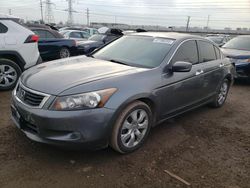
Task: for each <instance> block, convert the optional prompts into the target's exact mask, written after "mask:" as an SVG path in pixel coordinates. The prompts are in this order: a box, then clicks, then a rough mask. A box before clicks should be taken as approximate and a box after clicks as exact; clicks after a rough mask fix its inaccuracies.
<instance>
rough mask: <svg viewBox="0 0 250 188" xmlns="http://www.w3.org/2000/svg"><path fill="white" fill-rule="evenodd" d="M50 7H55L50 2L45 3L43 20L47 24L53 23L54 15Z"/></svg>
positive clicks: (48, 0) (47, 0)
mask: <svg viewBox="0 0 250 188" xmlns="http://www.w3.org/2000/svg"><path fill="white" fill-rule="evenodd" d="M52 5H55V4H54V3H52V2H51V1H50V0H46V1H45V20H46V22H47V23H54V22H55V19H54V15H53V11H52Z"/></svg>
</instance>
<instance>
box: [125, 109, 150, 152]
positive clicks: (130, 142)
mask: <svg viewBox="0 0 250 188" xmlns="http://www.w3.org/2000/svg"><path fill="white" fill-rule="evenodd" d="M148 128H149V117H148V114H147V112H146V111H145V110H143V109H136V110H134V111H132V112H131V113H130V114H129V115H128V116H127V118H126V119H125V121H124V122H123V125H122V128H121V141H122V144H123V145H124V146H125V147H127V148H132V147H135V146H137V145H138V144H139V143H140V142H141V140H142V139H143V138H144V136H145V134H146V132H147V129H148Z"/></svg>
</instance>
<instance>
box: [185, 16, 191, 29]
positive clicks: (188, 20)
mask: <svg viewBox="0 0 250 188" xmlns="http://www.w3.org/2000/svg"><path fill="white" fill-rule="evenodd" d="M190 18H191V17H190V16H188V19H187V26H186V31H188V28H189V23H190Z"/></svg>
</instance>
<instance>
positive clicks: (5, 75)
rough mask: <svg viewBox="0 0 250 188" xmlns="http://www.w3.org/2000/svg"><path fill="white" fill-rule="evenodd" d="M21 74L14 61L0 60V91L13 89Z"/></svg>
mask: <svg viewBox="0 0 250 188" xmlns="http://www.w3.org/2000/svg"><path fill="white" fill-rule="evenodd" d="M21 73H22V71H21V69H20V67H19V66H18V65H17V64H16V63H15V62H14V61H12V60H9V59H0V91H6V90H11V89H13V88H14V87H15V85H16V83H17V81H18V78H19V76H20V75H21Z"/></svg>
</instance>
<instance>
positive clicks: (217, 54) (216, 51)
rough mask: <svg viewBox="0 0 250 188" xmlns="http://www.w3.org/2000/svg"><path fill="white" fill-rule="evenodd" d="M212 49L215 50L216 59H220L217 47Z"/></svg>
mask: <svg viewBox="0 0 250 188" xmlns="http://www.w3.org/2000/svg"><path fill="white" fill-rule="evenodd" d="M214 49H215V53H216V57H217V59H221V55H220V50H219V49H218V48H217V47H214Z"/></svg>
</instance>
